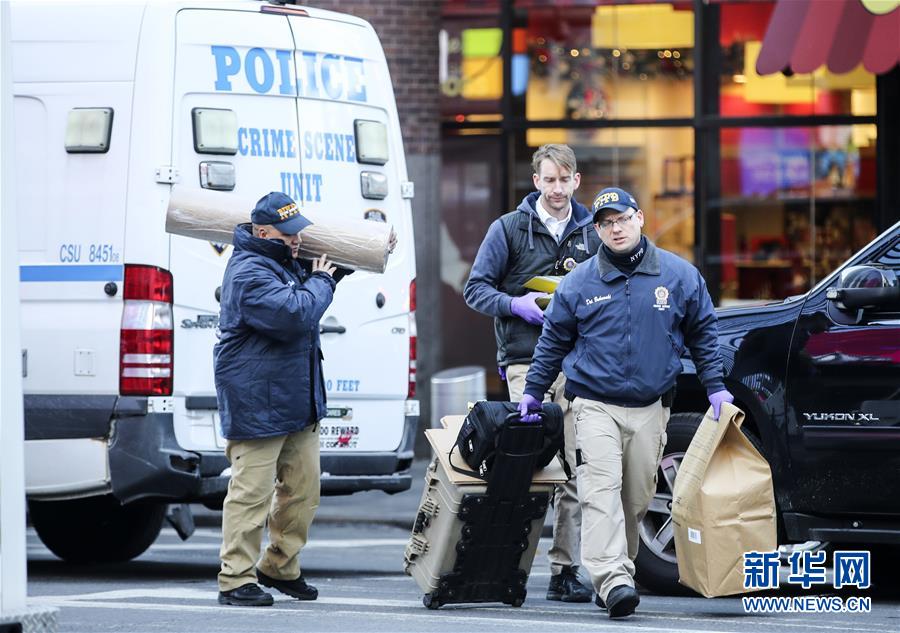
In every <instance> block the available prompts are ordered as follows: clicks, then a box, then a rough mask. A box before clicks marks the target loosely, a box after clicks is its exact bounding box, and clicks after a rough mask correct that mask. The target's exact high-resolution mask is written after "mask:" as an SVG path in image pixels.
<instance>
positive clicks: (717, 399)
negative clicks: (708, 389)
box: [709, 389, 734, 420]
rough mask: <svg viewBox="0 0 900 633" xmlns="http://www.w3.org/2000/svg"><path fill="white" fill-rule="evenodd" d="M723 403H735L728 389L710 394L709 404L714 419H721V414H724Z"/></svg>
mask: <svg viewBox="0 0 900 633" xmlns="http://www.w3.org/2000/svg"><path fill="white" fill-rule="evenodd" d="M723 402H727V403H728V404H731V403H732V402H734V396H732V395H731V392H730V391H728V390H727V389H722V390H721V391H717V392H715V393H711V394H709V403H710V404H711V405H712V408H713V418H714V419H716V420H718V419H719V414H720V413H721V412H722V403H723Z"/></svg>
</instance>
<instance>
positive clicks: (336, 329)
mask: <svg viewBox="0 0 900 633" xmlns="http://www.w3.org/2000/svg"><path fill="white" fill-rule="evenodd" d="M346 331H347V328H345V327H344V326H343V325H320V326H319V334H343V333H345V332H346Z"/></svg>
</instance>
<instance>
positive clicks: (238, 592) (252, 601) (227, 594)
mask: <svg viewBox="0 0 900 633" xmlns="http://www.w3.org/2000/svg"><path fill="white" fill-rule="evenodd" d="M274 603H275V600H274V599H273V598H272V594H270V593H266V592H265V591H263V590H262V589H260V588H259V585H257V584H256V583H255V582H248V583H247V584H246V585H241V586H240V587H238V588H237V589H232V590H231V591H220V592H219V604H231V605H234V606H237V607H271V606H272V605H273V604H274Z"/></svg>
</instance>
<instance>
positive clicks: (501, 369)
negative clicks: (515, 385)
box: [497, 365, 506, 382]
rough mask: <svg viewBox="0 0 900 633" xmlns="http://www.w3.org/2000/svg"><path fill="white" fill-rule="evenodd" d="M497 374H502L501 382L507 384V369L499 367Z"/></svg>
mask: <svg viewBox="0 0 900 633" xmlns="http://www.w3.org/2000/svg"><path fill="white" fill-rule="evenodd" d="M497 373H498V374H500V380H502V381H503V382H506V367H501V366H500V365H497Z"/></svg>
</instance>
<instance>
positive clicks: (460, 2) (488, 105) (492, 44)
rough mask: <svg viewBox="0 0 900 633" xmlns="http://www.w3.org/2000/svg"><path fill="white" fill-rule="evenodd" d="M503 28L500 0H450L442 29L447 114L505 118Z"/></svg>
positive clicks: (441, 74)
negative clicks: (503, 115) (501, 110)
mask: <svg viewBox="0 0 900 633" xmlns="http://www.w3.org/2000/svg"><path fill="white" fill-rule="evenodd" d="M502 49H503V31H502V29H501V28H500V5H499V1H494V2H490V1H481V2H476V1H472V0H445V2H444V5H443V19H442V22H441V30H440V32H439V35H438V63H439V66H438V80H439V82H440V87H441V116H442V118H443V119H444V120H447V121H455V122H457V123H464V122H480V123H483V122H486V121H499V120H500V118H501V117H500V98H501V96H502V94H503V57H502Z"/></svg>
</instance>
